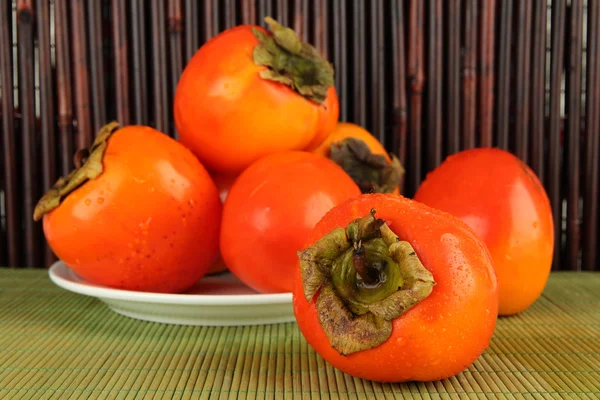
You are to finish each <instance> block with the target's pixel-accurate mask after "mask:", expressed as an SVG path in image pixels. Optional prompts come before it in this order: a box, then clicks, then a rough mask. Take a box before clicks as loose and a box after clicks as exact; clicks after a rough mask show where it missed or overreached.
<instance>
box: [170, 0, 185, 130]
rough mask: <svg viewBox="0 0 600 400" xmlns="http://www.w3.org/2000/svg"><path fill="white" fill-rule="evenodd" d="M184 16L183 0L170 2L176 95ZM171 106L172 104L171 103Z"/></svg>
mask: <svg viewBox="0 0 600 400" xmlns="http://www.w3.org/2000/svg"><path fill="white" fill-rule="evenodd" d="M182 31H183V27H182V15H181V0H169V39H170V40H169V41H170V49H169V50H170V53H169V59H170V60H171V68H170V69H171V93H172V94H173V95H174V93H175V89H176V88H177V83H178V82H179V77H180V76H181V72H182V70H183V60H182V46H183V38H182ZM169 104H170V102H169ZM172 115H173V114H172V113H171V112H169V116H170V117H171V118H170V119H171V120H173V117H172ZM174 137H175V138H178V137H179V135H178V133H177V130H174Z"/></svg>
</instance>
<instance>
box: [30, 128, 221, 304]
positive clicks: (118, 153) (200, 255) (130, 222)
mask: <svg viewBox="0 0 600 400" xmlns="http://www.w3.org/2000/svg"><path fill="white" fill-rule="evenodd" d="M80 154H81V153H80ZM78 164H81V163H78ZM221 209H222V205H221V201H220V200H219V195H218V192H217V189H216V187H215V185H214V183H213V181H212V180H211V178H210V176H209V174H208V172H207V171H206V170H205V169H204V167H203V166H202V165H201V164H200V162H199V161H198V159H197V158H196V157H195V156H194V155H193V154H192V152H190V151H189V150H188V149H186V148H185V147H184V146H183V145H181V144H180V143H178V142H177V141H175V140H173V139H171V138H170V137H168V136H167V135H165V134H163V133H161V132H158V131H157V130H155V129H152V128H150V127H145V126H127V127H124V128H121V129H118V125H117V124H116V123H111V124H109V125H107V126H105V127H104V128H103V129H102V130H101V132H100V134H99V135H98V137H97V138H96V141H95V142H94V144H93V146H92V148H91V149H90V152H89V157H87V160H85V161H83V162H82V165H80V166H79V168H78V169H76V170H75V171H73V172H72V173H71V174H70V175H69V176H67V177H66V179H61V180H59V181H58V182H57V184H56V185H55V187H54V188H53V189H51V190H50V191H49V192H48V193H47V194H46V195H45V196H44V197H43V198H42V199H41V200H40V202H39V203H38V206H37V207H36V210H35V215H34V219H36V220H39V219H40V218H42V216H43V226H44V234H45V236H46V239H47V241H48V244H49V245H50V247H51V248H52V250H53V251H54V253H55V254H56V255H57V256H58V257H59V258H60V259H61V260H62V261H64V263H65V264H66V265H67V266H69V267H70V268H71V269H73V270H74V271H75V272H76V273H77V274H79V275H80V276H81V277H83V278H84V279H86V280H88V281H89V282H92V283H95V284H98V285H104V286H109V287H112V288H118V289H128V290H137V291H148V292H170V293H176V292H181V291H184V290H185V289H187V288H188V287H190V286H192V285H193V284H194V283H195V282H196V281H197V280H198V279H200V278H201V277H202V276H203V275H204V274H205V273H206V271H207V270H208V267H209V266H210V265H211V264H212V263H213V262H214V260H215V258H216V255H217V251H218V236H219V226H220V218H221Z"/></svg>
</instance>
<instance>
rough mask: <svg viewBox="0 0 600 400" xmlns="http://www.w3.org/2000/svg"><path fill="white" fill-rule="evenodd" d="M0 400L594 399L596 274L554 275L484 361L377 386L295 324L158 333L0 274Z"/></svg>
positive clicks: (38, 273)
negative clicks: (330, 356) (438, 376)
mask: <svg viewBox="0 0 600 400" xmlns="http://www.w3.org/2000/svg"><path fill="white" fill-rule="evenodd" d="M0 398H1V399H21V398H25V399H94V398H109V399H112V398H127V399H129V398H131V399H134V398H135V399H137V398H144V399H145V398H168V399H172V398H174V399H180V398H185V399H194V398H200V399H212V398H216V399H258V398H261V399H262V398H275V399H283V398H302V399H304V398H323V399H357V398H361V399H363V398H374V399H423V400H424V399H433V400H436V399H490V398H492V399H578V398H581V399H598V398H600V274H598V273H574V272H554V273H552V275H551V278H550V281H549V282H548V285H547V287H546V290H545V291H544V294H543V296H542V297H541V298H540V299H539V300H538V301H537V302H536V303H535V304H534V305H533V306H532V307H531V308H530V309H529V310H527V311H526V312H524V313H522V314H520V315H517V316H513V317H510V318H501V319H500V320H499V321H498V325H497V328H496V332H495V334H494V337H493V339H492V342H491V344H490V347H489V348H488V349H487V350H486V351H485V353H484V354H483V355H482V356H481V357H480V358H479V359H478V360H477V361H476V362H475V363H474V364H473V365H472V366H471V367H470V368H468V369H467V370H466V371H464V372H463V373H461V374H459V375H457V376H455V377H452V378H450V379H446V380H443V381H438V382H428V383H406V384H380V383H375V382H369V381H363V380H360V379H356V378H353V377H351V376H348V375H346V374H344V373H342V372H340V371H337V370H335V369H334V368H332V367H331V366H330V365H328V364H327V363H326V362H325V361H324V360H323V359H322V358H321V357H320V356H318V355H317V354H316V353H315V352H314V351H313V350H312V349H311V348H310V346H308V345H307V343H306V342H305V341H304V339H303V337H302V335H301V333H300V331H299V330H298V328H297V326H296V324H294V323H288V324H279V325H265V326H253V327H249V326H248V327H191V326H175V325H162V324H157V323H150V322H143V321H137V320H133V319H129V318H126V317H122V316H120V315H117V314H115V313H113V312H112V311H110V310H109V309H108V308H107V307H106V306H105V305H104V304H103V303H101V302H100V301H98V300H96V299H94V298H90V297H85V296H80V295H76V294H72V293H69V292H67V291H65V290H62V289H60V288H58V287H57V286H55V285H54V284H53V283H52V282H50V280H49V279H48V277H47V273H46V271H43V270H23V269H16V270H15V269H7V268H4V269H0Z"/></svg>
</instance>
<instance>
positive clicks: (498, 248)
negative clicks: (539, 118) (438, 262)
mask: <svg viewBox="0 0 600 400" xmlns="http://www.w3.org/2000/svg"><path fill="white" fill-rule="evenodd" d="M415 200H418V201H421V202H423V203H425V204H428V205H430V206H432V207H435V208H438V209H440V210H443V211H447V212H449V213H451V214H453V215H455V216H457V217H458V218H460V219H462V220H463V221H465V222H466V223H467V224H468V225H470V226H471V228H473V230H475V232H476V233H477V234H478V235H479V236H480V237H481V238H482V239H483V241H484V242H485V244H486V245H487V247H488V248H489V250H490V253H491V254H492V258H493V260H494V267H495V269H496V274H497V275H498V285H499V293H500V307H499V313H500V315H510V314H516V313H519V312H521V311H523V310H525V309H526V308H528V307H529V306H530V305H531V304H533V302H534V301H535V300H536V299H537V298H538V297H539V296H540V294H541V293H542V290H543V289H544V287H545V285H546V282H547V280H548V276H549V274H550V269H551V266H552V256H553V249H554V224H553V220H552V209H551V208H550V201H549V200H548V196H547V195H546V192H545V190H544V188H543V186H542V184H541V183H540V181H539V179H538V178H537V177H536V175H535V173H534V172H533V171H532V170H531V169H530V168H529V167H528V166H527V165H526V164H525V163H524V162H522V161H521V160H519V159H518V158H517V157H515V156H514V155H512V154H511V153H509V152H506V151H504V150H499V149H473V150H467V151H463V152H460V153H457V154H454V155H452V156H450V157H448V158H447V159H446V160H445V161H444V162H443V163H442V164H441V165H440V166H439V167H438V168H436V169H435V170H434V171H433V172H431V173H430V174H428V175H427V178H426V179H425V181H424V182H423V184H422V185H421V187H420V188H419V190H418V191H417V193H416V194H415Z"/></svg>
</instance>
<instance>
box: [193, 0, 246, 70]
mask: <svg viewBox="0 0 600 400" xmlns="http://www.w3.org/2000/svg"><path fill="white" fill-rule="evenodd" d="M244 4H247V2H245V3H244ZM183 15H184V18H185V23H184V25H183V28H184V30H185V62H186V63H187V62H188V61H189V60H190V58H192V56H193V55H194V54H196V51H198V48H199V47H200V40H199V39H200V31H199V27H200V24H199V22H198V1H197V0H185V4H184V13H183Z"/></svg>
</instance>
